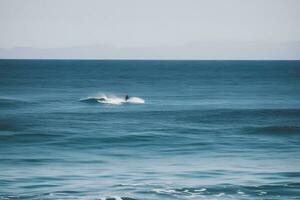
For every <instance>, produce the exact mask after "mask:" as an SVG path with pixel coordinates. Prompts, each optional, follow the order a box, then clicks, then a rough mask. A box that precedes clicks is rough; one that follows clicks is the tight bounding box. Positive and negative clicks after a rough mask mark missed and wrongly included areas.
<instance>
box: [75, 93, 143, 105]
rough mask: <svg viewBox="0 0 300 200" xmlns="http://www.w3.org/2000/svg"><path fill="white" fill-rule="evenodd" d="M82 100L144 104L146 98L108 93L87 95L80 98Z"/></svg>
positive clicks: (119, 103) (103, 102) (116, 103)
mask: <svg viewBox="0 0 300 200" xmlns="http://www.w3.org/2000/svg"><path fill="white" fill-rule="evenodd" d="M80 101H82V102H87V103H102V104H112V105H121V104H125V103H126V104H144V103H145V100H144V99H142V98H139V97H130V98H129V99H127V100H125V97H119V96H115V95H106V94H99V95H96V96H91V97H86V98H82V99H80Z"/></svg>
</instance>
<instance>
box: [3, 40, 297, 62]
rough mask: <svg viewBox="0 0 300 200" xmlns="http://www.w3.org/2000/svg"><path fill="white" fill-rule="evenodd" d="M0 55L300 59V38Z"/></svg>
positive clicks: (5, 55)
mask: <svg viewBox="0 0 300 200" xmlns="http://www.w3.org/2000/svg"><path fill="white" fill-rule="evenodd" d="M0 59H205V60H215V59H217V60H235V59H237V60H300V42H299V41H298V42H286V43H267V42H264V43H258V42H242V43H237V42H234V43H232V42H206V43H189V44H184V45H174V46H171V45H170V46H152V47H150V46H149V47H114V46H109V45H93V46H77V47H67V48H31V47H16V48H10V49H4V48H2V49H0Z"/></svg>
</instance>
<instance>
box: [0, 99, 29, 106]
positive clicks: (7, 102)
mask: <svg viewBox="0 0 300 200" xmlns="http://www.w3.org/2000/svg"><path fill="white" fill-rule="evenodd" d="M27 103H28V102H26V101H23V100H18V99H12V98H0V108H11V107H17V106H22V105H25V104H27Z"/></svg>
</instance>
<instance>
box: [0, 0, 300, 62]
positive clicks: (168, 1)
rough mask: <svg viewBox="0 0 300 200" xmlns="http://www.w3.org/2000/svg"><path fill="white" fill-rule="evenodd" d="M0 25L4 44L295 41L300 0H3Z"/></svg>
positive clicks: (124, 45)
mask: <svg viewBox="0 0 300 200" xmlns="http://www.w3.org/2000/svg"><path fill="white" fill-rule="evenodd" d="M0 29H1V30H0V48H14V47H33V48H63V47H80V46H89V45H107V46H112V47H114V48H132V47H134V48H137V47H138V48H149V47H155V46H156V47H158V46H160V47H164V48H166V47H170V46H172V47H175V46H184V47H185V48H186V47H187V46H189V45H193V44H208V43H211V44H217V45H222V44H230V43H233V44H248V45H249V44H250V45H262V44H271V46H272V45H276V44H281V43H284V44H288V45H291V44H292V45H293V44H294V43H295V44H296V43H297V42H298V44H299V41H300V0H180V1H178V0H147V1H146V0H105V1H104V0H81V1H79V0H0ZM271 46H270V47H271ZM127 50H128V49H127ZM128 51H129V50H128ZM187 51H188V48H187ZM192 51H193V48H191V53H195V52H192ZM212 51H213V49H212ZM291 51H293V50H291ZM298 53H299V52H297V54H298ZM299 57H300V55H299Z"/></svg>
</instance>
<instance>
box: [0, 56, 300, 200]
mask: <svg viewBox="0 0 300 200" xmlns="http://www.w3.org/2000/svg"><path fill="white" fill-rule="evenodd" d="M104 94H105V95H106V96H108V97H109V98H112V99H117V97H119V98H122V99H123V98H124V97H125V95H126V94H128V95H129V96H130V97H132V96H134V97H139V98H141V99H143V100H144V101H145V103H144V104H134V103H133V104H131V103H124V102H123V103H120V104H110V103H102V102H101V101H98V100H99V98H100V97H101V96H103V95H104ZM89 97H90V98H89ZM91 97H92V98H91ZM0 199H47V200H48V199H49V200H50V199H107V200H108V199H116V200H117V199H123V200H125V199H126V200H133V199H143V200H144V199H145V200H152V199H162V200H164V199H166V200H171V199H172V200H173V199H178V200H181V199H225V200H226V199H243V200H248V199H251V200H252V199H259V200H261V199H272V200H274V199H275V200H276V199H278V200H279V199H280V200H281V199H300V61H129V60H128V61H122V60H119V61H112V60H103V61H96V60H90V61H88V60H60V61H58V60H0Z"/></svg>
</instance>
